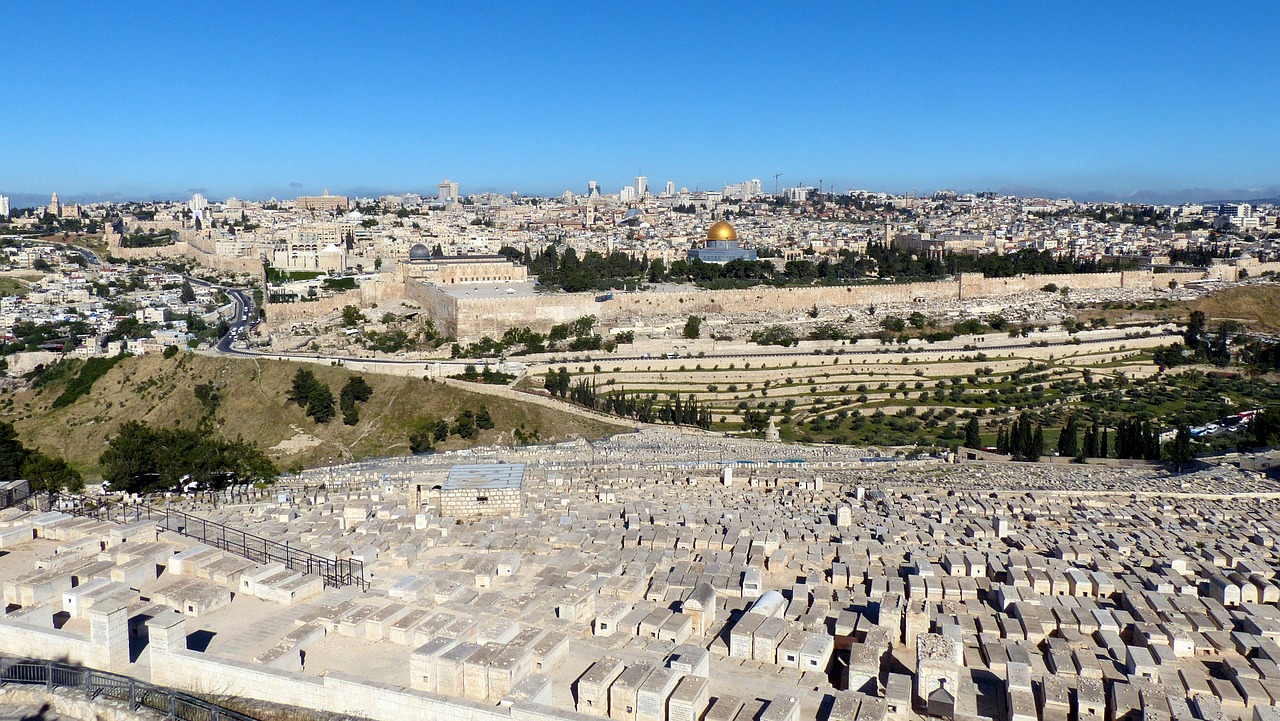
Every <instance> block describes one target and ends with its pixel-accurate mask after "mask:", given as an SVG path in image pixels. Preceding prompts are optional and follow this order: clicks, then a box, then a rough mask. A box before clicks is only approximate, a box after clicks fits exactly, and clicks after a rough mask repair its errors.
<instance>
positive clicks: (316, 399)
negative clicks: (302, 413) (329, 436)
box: [307, 382, 336, 423]
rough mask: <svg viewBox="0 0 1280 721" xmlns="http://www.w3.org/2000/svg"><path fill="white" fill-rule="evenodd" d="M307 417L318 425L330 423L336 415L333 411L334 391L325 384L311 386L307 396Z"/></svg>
mask: <svg viewBox="0 0 1280 721" xmlns="http://www.w3.org/2000/svg"><path fill="white" fill-rule="evenodd" d="M307 415H309V416H311V419H312V420H314V421H315V422H316V423H328V422H329V421H331V420H333V418H334V416H335V415H336V413H335V412H334V409H333V391H331V390H329V386H327V385H325V384H324V383H320V382H317V383H316V384H315V385H313V386H311V392H310V393H309V394H308V395H307Z"/></svg>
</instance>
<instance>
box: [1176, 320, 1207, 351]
mask: <svg viewBox="0 0 1280 721" xmlns="http://www.w3.org/2000/svg"><path fill="white" fill-rule="evenodd" d="M1207 321H1208V318H1207V317H1206V316H1205V314H1204V311H1202V310H1193V311H1191V317H1190V318H1188V319H1187V329H1186V331H1184V332H1183V334H1182V342H1183V343H1184V344H1185V345H1186V346H1187V348H1189V349H1191V350H1192V351H1195V352H1197V353H1198V352H1199V351H1200V344H1201V336H1203V335H1204V329H1205V324H1206V323H1207Z"/></svg>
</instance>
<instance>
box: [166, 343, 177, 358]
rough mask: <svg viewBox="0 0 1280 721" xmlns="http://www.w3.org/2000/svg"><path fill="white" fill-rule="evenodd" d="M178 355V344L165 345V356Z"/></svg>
mask: <svg viewBox="0 0 1280 721" xmlns="http://www.w3.org/2000/svg"><path fill="white" fill-rule="evenodd" d="M176 355H178V346H176V345H167V346H165V347H164V357H165V358H172V357H174V356H176Z"/></svg>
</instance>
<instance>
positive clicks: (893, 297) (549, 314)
mask: <svg viewBox="0 0 1280 721" xmlns="http://www.w3.org/2000/svg"><path fill="white" fill-rule="evenodd" d="M1268 265H1270V264H1268ZM1204 277H1205V276H1204V274H1203V273H1152V272H1151V271H1149V270H1136V271H1123V272H1119V273H1077V274H1056V275H1020V276H1014V277H1011V278H985V277H983V276H982V275H981V274H978V273H964V274H962V275H961V276H960V277H959V278H958V279H956V280H940V281H931V282H921V283H884V284H869V285H847V286H817V287H804V288H773V287H768V288H765V287H762V288H747V289H740V290H687V291H660V292H652V291H651V292H635V293H626V292H615V293H614V294H613V298H612V299H611V300H607V301H603V302H597V301H596V295H597V294H596V293H547V294H538V295H533V296H528V295H524V296H510V297H483V298H482V297H476V298H470V297H467V295H466V293H465V288H463V289H462V293H461V295H458V292H459V288H454V292H453V293H446V292H444V291H443V290H441V289H439V288H436V287H434V286H431V285H427V284H424V283H420V282H416V281H409V282H408V283H404V282H402V281H400V280H398V279H393V278H391V277H390V276H387V277H386V278H379V280H378V281H377V282H376V283H374V284H370V283H364V284H361V287H360V289H359V290H358V291H348V292H347V293H344V294H340V295H337V296H332V297H330V298H327V299H322V300H320V301H316V302H314V303H291V304H268V306H267V321H268V323H270V324H272V325H276V324H278V323H281V322H285V323H287V322H293V321H297V320H313V319H315V318H318V317H321V316H323V315H326V314H328V313H332V312H334V311H336V310H340V309H341V308H342V306H344V305H361V306H368V305H371V304H373V303H377V302H382V301H384V300H390V299H393V298H407V299H409V300H411V301H413V302H415V303H417V304H418V305H420V306H421V307H422V309H423V311H424V312H425V313H426V314H427V315H428V316H429V317H431V318H432V320H434V321H435V323H436V327H437V328H438V329H439V330H440V331H441V332H442V333H444V334H445V335H447V336H455V337H457V338H459V339H461V340H464V341H465V340H473V339H477V338H480V337H481V336H486V335H487V336H490V337H494V338H496V337H498V336H501V335H502V334H503V332H505V331H506V330H507V329H509V328H520V327H524V326H528V327H530V328H532V329H533V330H535V331H539V332H546V331H548V330H550V328H551V326H553V325H556V324H560V323H569V322H571V321H574V320H576V319H578V318H581V317H583V316H586V315H594V316H596V318H597V319H598V320H599V322H600V324H601V325H602V326H605V327H608V326H616V325H624V326H625V325H630V324H633V323H634V322H635V321H636V320H637V319H641V318H652V317H661V316H670V317H683V316H687V315H718V314H733V313H751V312H761V311H775V312H776V311H782V312H795V313H799V312H803V311H806V310H809V309H810V308H812V307H813V306H815V305H816V306H818V307H819V308H821V309H828V310H829V309H830V308H850V309H853V308H866V307H869V306H873V305H889V304H891V305H902V304H911V303H917V302H927V301H945V300H959V299H964V300H969V299H975V298H999V297H1004V296H1010V295H1018V294H1022V293H1033V292H1037V291H1039V290H1040V289H1041V288H1043V287H1045V286H1046V285H1049V284H1053V285H1056V286H1058V287H1059V288H1072V289H1075V290H1098V289H1107V288H1125V289H1133V290H1150V289H1152V288H1164V287H1166V286H1167V285H1168V283H1169V281H1171V280H1173V281H1177V282H1178V283H1179V284H1183V283H1186V282H1188V281H1194V280H1201V279H1203V278H1204ZM370 285H373V286H374V287H373V288H372V289H370V287H369V286H370ZM273 314H274V316H275V317H273Z"/></svg>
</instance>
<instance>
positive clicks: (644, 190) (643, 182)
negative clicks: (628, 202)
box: [636, 175, 649, 198]
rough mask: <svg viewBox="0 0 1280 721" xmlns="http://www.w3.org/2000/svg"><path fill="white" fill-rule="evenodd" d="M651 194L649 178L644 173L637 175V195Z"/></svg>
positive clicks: (639, 196)
mask: <svg viewBox="0 0 1280 721" xmlns="http://www.w3.org/2000/svg"><path fill="white" fill-rule="evenodd" d="M648 194H649V179H648V178H646V177H644V176H643V175H637V176H636V197H637V198H643V197H645V196H647V195H648Z"/></svg>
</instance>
